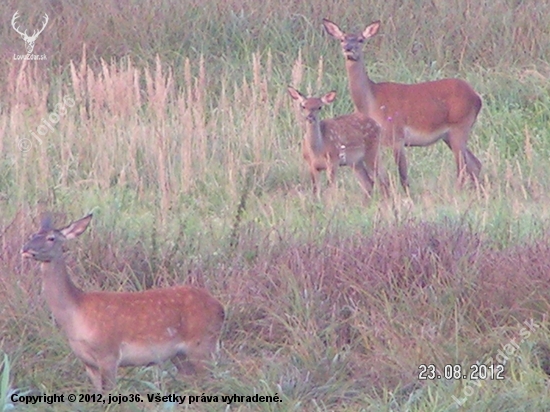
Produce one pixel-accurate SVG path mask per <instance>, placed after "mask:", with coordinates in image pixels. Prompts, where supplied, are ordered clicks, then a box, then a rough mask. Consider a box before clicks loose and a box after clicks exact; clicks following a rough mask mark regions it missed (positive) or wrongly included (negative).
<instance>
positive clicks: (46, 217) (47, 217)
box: [40, 212, 52, 231]
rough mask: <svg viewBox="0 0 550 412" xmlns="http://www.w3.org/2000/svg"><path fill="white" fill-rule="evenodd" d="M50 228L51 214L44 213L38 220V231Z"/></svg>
mask: <svg viewBox="0 0 550 412" xmlns="http://www.w3.org/2000/svg"><path fill="white" fill-rule="evenodd" d="M51 228H52V214H51V213H50V212H45V213H44V214H43V215H42V218H41V219H40V231H47V230H50V229H51Z"/></svg>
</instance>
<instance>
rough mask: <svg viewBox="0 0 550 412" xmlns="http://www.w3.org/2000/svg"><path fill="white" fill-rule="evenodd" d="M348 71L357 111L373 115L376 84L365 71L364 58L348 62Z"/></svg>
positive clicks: (350, 88)
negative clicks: (374, 87)
mask: <svg viewBox="0 0 550 412" xmlns="http://www.w3.org/2000/svg"><path fill="white" fill-rule="evenodd" d="M346 70H347V72H348V84H349V90H350V94H351V99H352V101H353V104H354V106H355V110H356V111H358V112H360V113H364V114H367V115H371V113H373V111H374V110H375V107H376V102H375V97H374V91H373V86H374V83H373V82H372V81H371V79H369V76H368V75H367V72H366V71H365V62H364V59H363V57H362V56H361V58H359V59H358V60H346Z"/></svg>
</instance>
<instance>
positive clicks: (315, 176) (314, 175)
mask: <svg viewBox="0 0 550 412" xmlns="http://www.w3.org/2000/svg"><path fill="white" fill-rule="evenodd" d="M309 175H310V176H311V184H312V186H313V194H314V195H315V196H317V197H319V196H320V192H321V191H320V189H319V171H318V170H317V169H316V168H315V167H310V169H309Z"/></svg>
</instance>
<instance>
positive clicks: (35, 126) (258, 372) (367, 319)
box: [0, 0, 550, 411]
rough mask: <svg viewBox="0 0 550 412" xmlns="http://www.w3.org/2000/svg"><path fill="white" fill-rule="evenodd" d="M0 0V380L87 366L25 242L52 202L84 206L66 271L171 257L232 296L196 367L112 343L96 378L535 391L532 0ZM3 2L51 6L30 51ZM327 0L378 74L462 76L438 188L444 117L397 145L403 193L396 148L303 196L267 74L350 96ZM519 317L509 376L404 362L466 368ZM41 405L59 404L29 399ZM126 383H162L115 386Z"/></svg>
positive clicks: (54, 385)
mask: <svg viewBox="0 0 550 412" xmlns="http://www.w3.org/2000/svg"><path fill="white" fill-rule="evenodd" d="M403 3H406V4H403ZM0 10H1V11H2V13H1V15H2V16H4V17H3V21H4V22H5V23H6V24H4V25H2V26H1V27H0V50H2V51H3V53H2V56H3V59H1V61H0V73H1V74H2V76H1V77H0V79H2V80H0V91H1V92H0V248H1V255H0V273H1V276H0V351H1V352H2V353H6V354H7V358H5V360H4V363H3V365H4V370H3V371H2V369H1V368H0V375H1V376H2V385H1V389H2V391H1V392H2V394H4V393H6V392H8V393H13V391H14V390H21V388H24V390H25V391H28V390H35V391H36V392H37V393H48V394H49V393H66V394H68V393H89V392H90V390H91V385H90V383H89V382H88V380H87V377H86V375H85V372H84V368H83V366H82V365H81V364H80V363H79V361H77V360H76V358H75V357H74V355H72V354H71V353H70V349H69V347H68V345H67V343H66V339H65V337H64V336H63V335H62V334H61V333H60V331H59V330H58V329H57V328H56V327H55V325H54V322H53V321H52V320H51V317H50V313H49V310H48V308H47V307H46V306H45V303H44V301H43V299H42V298H41V294H40V282H39V281H38V276H39V273H38V270H37V269H38V268H37V267H36V266H35V265H34V264H32V263H30V262H23V261H22V260H21V258H20V256H19V250H20V247H21V245H22V244H23V243H24V239H25V238H26V236H27V235H29V234H31V233H33V232H34V231H35V229H36V227H37V221H38V217H39V215H40V213H41V212H42V211H44V210H52V211H54V212H56V213H58V215H57V222H58V224H60V225H61V224H64V223H66V222H67V221H69V220H71V219H76V218H79V217H81V216H83V215H84V214H85V213H88V212H94V215H95V217H94V222H93V223H92V230H91V231H90V233H88V234H85V235H83V236H82V238H81V239H80V240H79V241H77V242H74V243H73V244H72V245H71V246H70V251H69V252H67V256H68V259H67V260H68V265H69V266H70V268H71V274H72V276H73V278H74V280H75V282H76V283H77V284H79V285H80V286H81V287H82V288H84V289H86V290H99V289H102V290H139V289H143V288H149V287H161V286H166V285H174V284H179V283H188V284H195V285H201V286H205V287H207V288H208V289H209V290H210V291H211V292H212V294H213V295H215V296H216V297H218V298H219V299H220V300H221V301H222V302H223V303H224V305H225V306H226V308H227V323H226V326H225V330H224V334H223V336H222V339H223V341H222V350H221V352H220V356H219V359H218V360H217V362H216V363H215V364H213V365H212V377H211V378H209V379H205V380H196V381H195V380H192V379H190V380H186V381H182V380H178V379H176V378H175V376H174V368H173V367H172V365H171V364H169V363H168V364H166V365H163V366H162V367H148V368H134V369H132V368H128V369H121V370H120V377H119V382H118V386H117V390H116V393H123V394H125V393H142V394H145V393H157V392H158V393H161V394H169V393H177V394H178V395H201V394H203V393H204V394H207V395H222V394H223V395H232V394H237V395H254V394H255V393H258V394H261V395H274V394H275V393H277V394H278V395H279V396H280V397H281V399H282V401H283V402H282V403H278V404H275V403H272V404H269V403H258V404H246V403H245V404H234V405H232V408H231V409H232V410H242V411H247V410H265V411H271V410H273V411H275V410H307V411H309V410H318V411H325V410H327V411H328V410H331V411H332V410H335V411H344V410H350V411H358V410H365V411H401V410H403V411H407V410H410V411H428V410H433V411H453V410H458V408H457V405H456V403H455V401H454V399H453V396H454V397H455V398H456V399H458V400H459V401H460V402H462V401H463V402H462V403H463V404H462V407H461V408H462V409H461V410H468V411H535V410H547V409H550V395H549V394H548V389H547V385H546V378H547V375H546V371H547V370H548V368H547V366H548V360H547V359H548V357H549V356H550V351H549V350H548V344H549V343H550V334H549V332H548V319H547V318H548V317H547V313H548V310H549V307H550V300H549V297H548V296H550V295H549V293H548V285H549V284H550V283H549V281H550V279H549V277H550V271H549V270H548V268H549V267H550V257H549V256H550V253H549V252H550V237H549V236H548V235H547V232H548V229H549V228H550V224H549V219H550V211H549V209H548V207H547V204H548V202H549V201H550V196H549V195H548V193H549V192H550V183H549V182H550V171H549V168H548V167H547V165H548V162H549V158H550V61H549V56H550V17H549V16H550V4H548V3H547V2H542V1H535V0H529V1H516V0H498V1H494V2H477V3H476V2H470V1H467V0H457V1H455V2H452V5H450V3H449V2H444V1H440V0H434V1H432V2H423V1H409V2H401V1H397V0H394V1H373V2H369V3H368V4H367V3H365V2H364V1H359V0H346V1H345V2H342V1H320V0H319V1H313V2H296V1H289V0H282V1H273V2H271V1H267V2H258V1H256V0H241V1H234V0H227V1H226V0H213V1H209V2H206V3H205V2H204V1H200V2H199V1H193V0H186V1H182V2H177V1H172V0H157V1H151V0H145V1H134V0H128V1H117V0H104V1H74V2H66V1H63V0H62V1H57V2H49V1H38V2H22V1H17V0H13V1H7V2H3V3H2V4H1V5H0ZM16 10H19V11H20V14H21V17H20V19H19V23H20V24H21V25H22V27H23V28H28V31H29V32H31V33H32V30H33V29H32V27H33V24H36V23H37V22H38V21H39V19H40V17H41V15H42V14H43V13H44V12H47V13H48V14H49V16H50V21H49V23H48V26H47V27H46V29H45V30H44V32H43V33H41V34H40V36H39V37H38V39H37V41H36V45H35V50H34V53H35V54H45V55H46V56H47V60H43V61H37V62H21V61H18V60H14V59H13V55H14V54H23V53H24V50H25V48H24V42H23V40H21V38H20V36H18V35H17V34H16V33H15V31H14V30H13V29H12V28H11V27H10V25H9V24H8V22H9V21H10V20H11V17H12V15H13V13H14V12H15V11H16ZM323 17H329V18H331V19H332V20H334V21H335V22H338V24H340V25H341V27H343V28H345V29H349V30H350V31H351V30H360V29H362V28H364V27H365V26H366V25H367V24H368V23H370V22H371V21H373V20H378V19H379V20H381V21H382V29H381V34H380V35H378V36H377V37H375V38H373V39H372V41H369V42H368V43H367V44H366V45H365V53H366V58H367V65H368V70H369V74H370V75H371V77H372V78H373V79H374V80H376V81H383V80H391V81H400V82H418V81H425V80H433V79H440V78H443V77H460V78H464V79H466V80H467V81H469V82H470V83H471V84H472V85H473V86H474V88H475V89H476V90H477V91H478V92H479V93H480V94H481V95H482V96H483V100H484V106H483V108H482V111H481V114H480V116H479V119H478V122H477V124H476V125H475V127H474V129H473V133H472V136H471V138H470V144H469V146H470V147H471V149H472V151H473V152H474V153H475V154H476V156H478V157H479V159H480V160H481V161H482V163H483V170H482V181H481V184H480V186H479V187H477V188H472V189H471V190H467V191H463V192H457V191H456V189H455V186H454V182H455V163H454V160H453V158H452V153H451V152H450V150H448V149H447V147H446V146H445V145H444V144H442V143H438V144H435V145H433V146H431V147H428V148H414V149H408V151H407V153H408V159H409V165H410V181H411V194H410V196H406V195H405V194H404V193H403V192H402V191H401V190H400V188H399V186H398V184H397V172H396V168H395V165H394V163H393V160H392V158H391V155H390V153H384V157H385V165H386V168H387V170H388V172H389V174H390V178H391V179H392V184H393V190H392V195H391V198H390V199H388V200H383V199H379V198H378V196H376V198H375V199H374V200H373V201H371V202H370V203H368V204H367V203H366V202H365V201H364V199H363V195H362V193H361V192H360V190H359V189H358V185H357V182H356V179H355V177H354V176H353V173H352V172H351V171H350V170H345V169H341V170H340V171H339V176H338V185H337V187H336V188H333V189H330V190H327V189H326V186H325V185H323V187H324V188H325V190H324V193H323V198H322V200H321V201H319V200H317V199H316V198H315V197H314V196H313V195H312V193H311V185H310V181H309V177H308V175H307V172H306V168H305V165H304V162H303V160H302V158H301V151H300V140H301V136H302V128H301V123H300V121H299V120H298V119H297V117H296V112H295V110H294V106H293V104H292V102H291V99H290V98H289V97H288V96H287V94H286V86H287V85H288V84H292V85H293V86H295V87H297V88H299V89H300V90H303V91H304V92H307V93H312V94H313V93H323V92H327V91H329V90H333V89H334V90H336V91H337V92H338V98H337V100H336V102H335V103H334V105H332V106H333V107H330V108H327V110H326V111H324V113H323V116H326V117H329V116H333V115H338V114H343V113H347V112H349V111H350V110H351V109H352V104H351V100H350V98H349V94H348V91H347V81H346V75H345V71H344V61H343V58H342V56H341V53H340V50H339V45H338V44H337V43H336V42H335V41H334V40H333V39H331V38H329V36H326V35H325V33H324V31H323V28H322V24H321V20H322V18H323ZM529 321H532V322H535V323H536V325H537V327H535V328H534V329H533V331H532V333H530V334H529V336H528V337H526V334H523V335H522V334H521V332H522V328H524V327H525V324H524V322H529ZM522 325H523V326H522ZM539 326H540V327H539ZM513 339H515V342H516V343H517V348H516V347H515V346H513V347H514V350H513V351H512V350H511V349H510V351H509V352H510V356H509V361H508V362H507V363H506V371H505V377H506V378H505V380H503V381H496V380H495V381H484V382H482V384H481V385H480V386H479V387H478V386H477V385H474V384H472V383H471V382H470V383H467V382H464V381H460V380H445V379H440V380H436V381H429V380H428V381H420V380H419V379H418V373H419V365H420V364H436V365H437V366H438V368H439V370H440V371H441V372H442V371H443V370H444V365H445V364H460V365H462V366H463V368H465V369H469V367H470V365H472V364H475V362H476V361H481V362H484V361H485V360H487V359H488V358H490V357H496V356H497V354H498V351H499V350H504V351H505V349H503V348H504V347H505V346H506V345H508V344H509V343H510V342H511V341H512V340H513ZM520 341H521V342H520ZM7 359H9V363H8V361H7ZM8 365H9V368H8V367H7V366H8ZM8 373H9V379H10V384H9V388H7V386H6V385H5V384H4V380H5V379H7V378H6V376H7V375H8ZM4 401H5V402H6V405H9V404H10V401H9V400H5V399H0V405H4V403H3V402H4ZM48 407H49V408H51V409H50V410H74V405H71V404H68V403H67V404H65V405H53V406H51V407H50V406H48V405H45V404H40V405H37V406H34V407H29V408H30V410H41V411H42V410H45V408H46V409H47V408H48ZM83 407H85V406H83ZM172 407H173V409H174V410H176V409H177V407H175V406H173V405H172ZM33 408H34V409H33ZM141 408H146V410H151V408H158V410H164V409H168V410H170V408H171V406H170V405H169V404H165V405H160V404H158V403H154V405H152V406H151V405H148V404H147V403H145V404H143V405H130V404H127V405H125V406H124V408H122V409H123V410H128V409H129V410H141ZM88 409H89V410H95V409H94V408H93V407H91V406H90V407H89V408H88ZM88 409H86V410H88ZM104 409H105V408H104V407H103V406H102V407H101V408H98V410H104ZM189 409H190V410H201V411H202V410H204V411H209V410H212V411H218V410H223V409H224V405H223V404H222V403H217V404H216V403H211V404H205V403H196V404H194V405H191V406H189ZM109 410H120V407H119V406H116V405H115V406H110V407H109Z"/></svg>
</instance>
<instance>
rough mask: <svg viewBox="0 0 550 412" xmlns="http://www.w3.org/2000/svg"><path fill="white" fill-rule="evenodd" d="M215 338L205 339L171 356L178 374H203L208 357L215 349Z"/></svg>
mask: <svg viewBox="0 0 550 412" xmlns="http://www.w3.org/2000/svg"><path fill="white" fill-rule="evenodd" d="M216 345H217V339H216V338H215V337H212V338H211V339H205V340H203V341H201V342H199V343H198V344H196V345H192V346H190V347H189V348H188V349H187V352H186V353H180V354H178V355H176V356H174V357H173V358H172V362H173V363H174V364H175V365H176V368H177V369H178V373H179V374H180V375H193V374H204V372H206V367H207V362H208V359H209V358H211V357H212V354H213V353H214V352H215V350H216Z"/></svg>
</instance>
